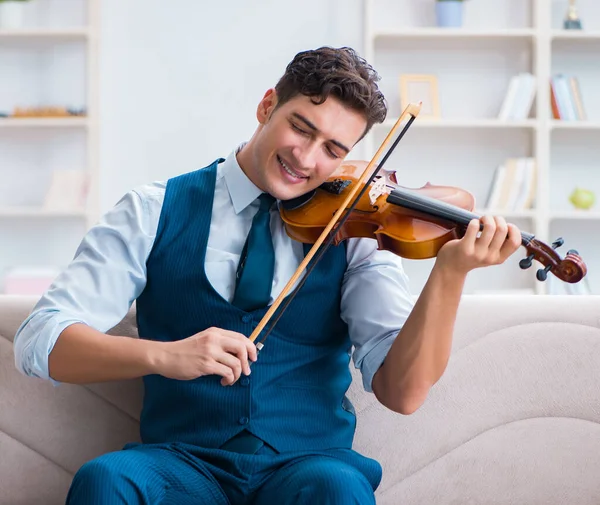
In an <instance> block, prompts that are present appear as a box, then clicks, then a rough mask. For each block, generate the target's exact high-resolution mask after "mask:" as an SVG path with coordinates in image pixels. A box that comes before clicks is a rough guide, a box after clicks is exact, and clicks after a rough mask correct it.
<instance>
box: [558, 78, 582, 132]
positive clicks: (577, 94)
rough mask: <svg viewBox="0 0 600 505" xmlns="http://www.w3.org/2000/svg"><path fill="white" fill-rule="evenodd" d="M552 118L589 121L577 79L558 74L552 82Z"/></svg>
mask: <svg viewBox="0 0 600 505" xmlns="http://www.w3.org/2000/svg"><path fill="white" fill-rule="evenodd" d="M550 100H551V105H552V117H554V119H563V120H565V121H585V120H586V119H587V117H586V113H585V108H584V106H583V99H582V98H581V90H580V88H579V81H578V80H577V77H574V76H570V75H565V74H556V75H555V76H553V77H552V79H551V80H550Z"/></svg>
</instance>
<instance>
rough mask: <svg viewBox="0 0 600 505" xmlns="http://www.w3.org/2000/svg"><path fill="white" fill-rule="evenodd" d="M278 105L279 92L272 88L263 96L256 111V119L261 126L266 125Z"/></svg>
mask: <svg viewBox="0 0 600 505" xmlns="http://www.w3.org/2000/svg"><path fill="white" fill-rule="evenodd" d="M276 105H277V92H276V91H275V88H270V89H268V90H267V92H266V93H265V96H263V98H262V100H261V101H260V103H259V104H258V109H257V110H256V118H257V119H258V122H259V123H260V124H265V123H267V122H268V121H269V118H270V117H271V114H272V113H273V111H274V110H275V106H276Z"/></svg>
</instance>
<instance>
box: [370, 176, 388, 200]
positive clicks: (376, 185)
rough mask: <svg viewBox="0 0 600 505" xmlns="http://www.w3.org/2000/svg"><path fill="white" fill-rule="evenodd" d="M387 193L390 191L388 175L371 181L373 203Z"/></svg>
mask: <svg viewBox="0 0 600 505" xmlns="http://www.w3.org/2000/svg"><path fill="white" fill-rule="evenodd" d="M387 193H389V188H388V181H387V177H386V176H382V177H377V179H375V181H373V182H372V183H371V189H370V190H369V198H370V199H371V205H375V202H376V201H377V199H378V198H379V197H380V196H381V195H383V194H387Z"/></svg>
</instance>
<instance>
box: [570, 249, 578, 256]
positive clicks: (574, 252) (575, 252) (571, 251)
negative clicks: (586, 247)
mask: <svg viewBox="0 0 600 505" xmlns="http://www.w3.org/2000/svg"><path fill="white" fill-rule="evenodd" d="M567 254H574V255H575V256H579V251H577V250H575V249H569V250H568V251H567Z"/></svg>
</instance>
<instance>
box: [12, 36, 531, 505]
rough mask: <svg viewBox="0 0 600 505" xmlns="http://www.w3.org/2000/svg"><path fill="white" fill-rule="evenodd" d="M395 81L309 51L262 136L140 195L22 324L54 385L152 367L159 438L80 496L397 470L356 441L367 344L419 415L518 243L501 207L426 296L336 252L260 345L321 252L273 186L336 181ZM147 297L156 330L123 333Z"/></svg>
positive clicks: (369, 383)
mask: <svg viewBox="0 0 600 505" xmlns="http://www.w3.org/2000/svg"><path fill="white" fill-rule="evenodd" d="M377 81H378V76H377V74H376V73H375V72H374V70H373V69H372V68H371V67H370V66H369V65H368V64H367V63H366V62H365V61H364V60H363V59H361V58H360V57H358V56H357V55H356V54H355V52H354V51H352V50H351V49H348V48H342V49H332V48H320V49H318V50H314V51H306V52H302V53H299V54H298V55H296V57H295V58H294V59H293V61H292V62H291V63H290V64H289V65H288V67H287V69H286V71H285V73H284V75H283V77H282V78H281V79H280V81H279V82H278V83H277V85H276V86H275V88H274V89H269V90H268V91H267V92H266V94H265V95H264V97H263V99H262V100H261V101H260V103H259V105H258V109H257V119H258V123H259V125H258V127H257V129H256V132H255V133H254V135H253V136H252V138H251V139H250V140H249V141H248V142H247V143H243V144H241V145H240V146H238V148H237V149H235V150H234V151H233V152H232V153H231V154H230V155H229V156H228V157H227V158H226V159H224V160H223V159H218V160H216V161H215V162H214V163H212V164H211V165H209V166H208V167H205V168H204V169H201V170H198V171H194V172H191V173H187V174H183V175H181V176H179V177H175V178H173V179H170V180H169V181H167V183H166V184H164V183H155V184H150V185H147V186H144V187H141V188H138V189H136V190H134V191H131V192H129V193H128V194H127V195H126V196H125V197H124V198H123V199H122V200H121V201H120V202H119V203H118V204H117V205H116V206H115V207H114V208H113V209H112V210H110V211H109V212H108V213H107V214H106V215H105V216H104V217H103V219H102V221H101V222H100V223H99V224H98V225H97V226H95V227H94V228H93V229H91V230H90V231H89V232H88V234H87V235H86V237H85V238H84V240H83V242H82V244H81V245H80V247H79V249H78V251H77V254H76V256H75V258H74V260H73V262H72V263H71V265H70V266H69V267H68V268H67V269H66V271H65V272H64V273H62V274H61V275H60V276H59V277H58V278H57V280H56V281H55V283H54V284H53V286H52V287H51V288H50V290H49V291H48V292H47V293H46V294H45V295H44V296H43V297H42V299H41V300H40V302H39V303H38V304H37V306H36V307H35V309H34V310H33V312H32V314H31V315H30V317H29V318H28V319H27V320H26V321H25V322H24V323H23V325H22V326H21V328H20V329H19V331H18V334H17V336H16V338H15V354H16V363H17V366H18V367H19V369H20V370H22V371H23V372H24V373H26V374H29V375H32V376H37V377H42V378H46V379H49V380H53V381H55V382H56V383H60V382H70V383H88V382H98V381H108V380H120V379H128V378H135V377H144V382H145V397H144V407H143V412H142V416H141V436H142V443H141V444H137V443H135V444H130V445H128V446H126V447H125V448H124V450H120V451H117V452H114V453H110V454H106V455H103V456H101V457H99V458H97V459H95V460H93V461H90V462H88V463H86V464H85V465H84V466H83V467H82V468H81V469H80V471H79V472H78V473H77V475H76V476H75V478H74V481H73V484H72V486H71V489H70V492H69V496H68V499H67V501H68V503H70V504H80V503H85V504H88V505H90V504H95V503H98V504H100V503H102V504H108V503H111V504H112V503H128V504H135V503H140V504H141V503H144V504H146V503H147V504H153V503H177V504H186V503H190V504H191V503H194V504H213V503H214V504H227V503H231V504H256V505H264V504H267V503H268V504H270V503H279V504H292V503H293V504H298V503H310V504H320V503H323V504H344V505H347V504H351V503H357V504H361V505H366V504H369V503H375V499H374V491H375V490H376V488H377V486H378V485H379V482H380V479H381V467H380V465H379V464H378V463H377V462H376V461H374V460H372V459H370V458H367V457H364V456H362V455H360V454H358V453H357V452H355V451H353V450H352V439H353V435H354V428H355V416H354V412H353V409H352V405H351V404H350V403H349V401H348V400H347V398H346V397H345V393H346V391H347V388H348V386H349V384H350V380H351V376H350V372H349V367H348V365H349V359H350V357H352V359H353V360H354V363H355V366H357V367H359V368H360V370H361V372H362V377H363V383H364V387H365V389H366V390H367V391H372V392H373V393H374V394H375V395H376V397H377V398H378V400H379V401H380V402H381V403H382V404H383V405H385V406H387V407H388V408H390V409H392V410H394V411H396V412H399V413H402V414H410V413H412V412H413V411H415V410H416V409H417V408H418V407H419V406H420V405H421V404H422V403H423V402H424V400H425V398H426V396H427V394H428V391H429V389H430V388H431V387H432V385H433V384H435V382H436V381H437V380H438V379H439V378H440V376H441V375H442V373H443V371H444V369H445V367H446V363H447V360H448V356H449V353H450V348H451V338H452V331H453V324H454V320H455V317H456V310H457V307H458V303H459V300H460V296H461V292H462V288H463V284H464V281H465V277H466V275H467V273H468V272H469V271H471V270H473V269H474V268H478V267H482V266H487V265H493V264H498V263H502V262H503V261H504V260H505V259H506V258H507V257H508V256H509V255H510V254H512V253H513V252H514V251H515V250H516V249H517V248H518V246H519V244H520V233H519V231H518V229H517V228H515V227H514V226H507V224H506V222H505V221H504V220H503V219H501V218H492V217H485V218H482V220H481V222H482V223H483V230H482V231H481V233H479V230H480V223H479V221H473V222H472V223H471V224H470V225H469V227H468V229H467V231H466V234H465V236H464V238H462V239H460V240H454V241H452V242H449V243H447V244H446V245H445V246H444V247H443V248H442V249H441V250H440V253H439V255H438V257H437V260H436V263H435V266H434V267H433V269H432V272H431V275H430V277H429V280H428V282H427V284H426V286H425V287H424V289H423V292H422V294H421V295H420V297H419V298H418V300H417V302H416V303H415V304H413V302H412V299H411V297H410V294H409V290H408V287H407V279H406V276H405V274H404V272H403V270H402V266H401V263H400V259H399V258H398V257H396V256H394V255H393V254H391V253H389V252H386V251H378V250H377V246H376V243H375V241H374V240H371V239H351V240H349V241H348V242H347V244H346V245H340V246H337V247H331V248H330V249H329V250H328V251H327V253H326V254H325V255H324V257H323V258H322V260H321V261H320V262H319V263H318V264H317V266H316V268H315V270H314V271H313V272H312V273H311V275H310V276H309V278H307V282H306V284H305V285H304V286H303V287H302V289H301V290H300V291H299V293H298V295H297V296H296V298H295V299H294V300H293V302H292V303H291V304H290V306H289V307H288V309H287V310H286V311H285V313H284V314H283V316H282V317H281V319H280V320H279V322H278V324H277V325H276V326H275V329H274V330H273V332H272V333H271V334H270V336H269V338H268V340H267V341H266V346H265V348H264V349H263V350H262V351H261V353H260V356H257V349H256V347H255V345H254V343H252V342H251V341H250V340H249V339H248V338H247V337H248V336H249V335H250V334H251V332H252V330H253V328H255V327H256V325H257V323H258V322H259V321H260V320H261V318H262V317H263V315H264V314H265V312H266V310H267V306H268V305H269V304H271V303H272V301H273V300H274V298H276V297H277V295H278V294H279V293H280V292H281V290H282V288H283V286H284V285H285V284H286V283H287V282H288V280H289V278H290V277H291V275H292V274H293V273H294V271H295V270H296V268H297V266H298V265H299V263H300V262H301V261H302V259H303V257H304V254H305V253H306V251H307V250H308V247H309V246H308V245H303V244H300V243H297V242H294V241H292V240H291V239H290V238H289V237H288V236H287V235H286V233H285V230H284V228H283V224H282V221H281V219H280V218H279V214H278V212H277V206H276V205H273V200H274V199H277V200H289V199H292V198H295V197H298V196H300V195H303V194H305V193H307V192H309V191H311V190H313V189H315V188H317V187H318V186H320V185H321V184H322V183H323V182H324V181H325V180H326V179H327V178H328V177H330V176H331V175H332V174H333V172H334V171H335V170H336V169H337V168H338V167H339V166H340V164H341V162H342V160H343V159H344V157H345V156H346V155H347V154H348V152H349V151H350V149H351V148H352V147H353V146H354V145H355V144H356V143H357V142H358V141H359V140H360V139H361V138H362V137H363V136H364V135H365V134H366V133H367V132H368V131H369V129H370V128H371V126H372V125H373V124H374V123H375V122H381V121H383V120H384V119H385V116H386V113H387V111H386V105H385V101H384V97H383V95H382V94H381V92H380V91H379V89H378V87H377ZM134 300H135V301H136V310H137V319H138V320H137V322H138V330H139V335H140V339H139V340H138V339H130V338H122V337H113V336H109V335H106V334H105V333H104V332H105V331H107V330H108V329H110V328H111V327H112V326H114V325H115V324H116V323H117V322H119V321H120V320H121V319H122V317H123V316H124V315H125V313H126V312H127V310H128V309H129V307H130V306H131V304H132V302H133V301H134ZM352 346H354V348H353V349H354V350H353V351H352V352H353V354H352V355H350V353H351V350H352ZM373 429H377V427H376V426H374V427H373ZM90 436H93V434H90ZM407 457H410V456H407Z"/></svg>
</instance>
